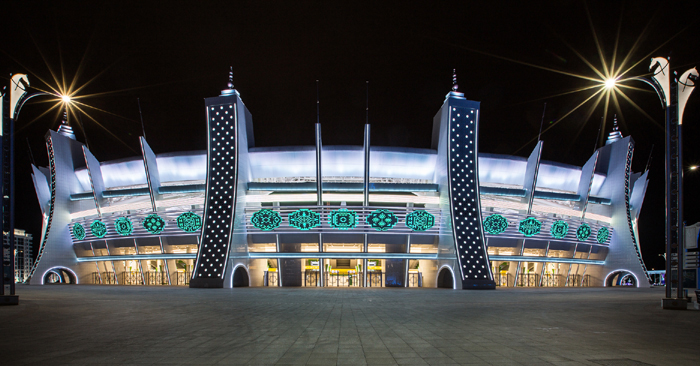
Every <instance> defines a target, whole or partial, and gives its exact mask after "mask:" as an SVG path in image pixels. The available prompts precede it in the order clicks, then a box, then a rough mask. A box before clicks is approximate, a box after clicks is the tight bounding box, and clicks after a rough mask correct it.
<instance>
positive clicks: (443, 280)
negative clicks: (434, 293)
mask: <svg viewBox="0 0 700 366" xmlns="http://www.w3.org/2000/svg"><path fill="white" fill-rule="evenodd" d="M437 287H438V288H454V278H453V277H452V271H450V270H449V269H448V268H446V267H443V268H442V269H440V272H439V273H438V277H437Z"/></svg>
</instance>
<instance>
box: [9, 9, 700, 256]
mask: <svg viewBox="0 0 700 366" xmlns="http://www.w3.org/2000/svg"><path fill="white" fill-rule="evenodd" d="M411 4H413V2H411ZM698 10H700V4H699V3H698V2H697V1H677V2H658V1H629V2H619V1H590V2H582V1H546V2H532V1H530V2H511V1H502V2H501V1H488V2H487V1H482V2H475V1H460V2H454V3H448V2H420V3H418V2H416V3H415V4H414V5H408V4H407V2H404V1H396V2H387V1H375V2H367V3H362V2H330V1H318V2H281V1H280V2H261V1H250V2H248V1H245V2H244V1H235V2H233V1H226V2H223V1H222V2H201V1H192V2H187V1H168V2H145V3H144V2H130V1H93V2H70V1H60V2H59V1H51V2H49V1H45V2H7V1H5V2H2V3H1V4H0V14H3V15H4V16H3V21H2V22H0V32H2V34H3V38H2V39H3V41H2V42H0V51H1V52H0V71H3V73H2V80H3V83H4V84H3V85H9V77H8V75H9V74H10V73H27V74H28V75H29V79H30V82H31V84H32V86H37V87H39V88H41V89H47V88H48V87H47V86H46V84H44V83H43V82H42V81H41V80H43V81H45V82H47V83H49V84H51V85H54V86H55V82H54V81H53V78H52V73H51V71H50V70H52V71H53V72H54V74H56V75H57V76H58V77H59V80H60V78H61V74H64V75H65V77H66V80H68V82H69V83H70V82H71V81H72V80H73V79H76V80H77V81H76V84H77V85H83V84H85V83H87V82H88V81H90V80H92V82H90V83H89V84H88V85H87V86H86V87H85V88H84V89H83V90H82V91H81V92H80V95H92V94H94V96H92V97H86V98H85V99H82V100H81V101H82V102H84V103H86V104H89V105H90V106H93V107H95V108H97V109H91V110H89V114H90V115H91V116H92V117H93V118H95V119H96V120H97V121H98V122H99V123H100V124H101V125H102V126H104V127H105V128H106V129H108V130H109V131H111V132H112V133H113V134H114V135H116V136H117V137H118V138H119V139H120V140H121V141H123V143H122V142H120V141H119V140H117V139H115V138H114V137H112V136H111V135H110V134H109V133H107V132H105V130H104V129H102V128H101V127H99V126H98V125H97V124H96V123H94V122H92V121H91V120H90V119H89V118H88V117H85V116H83V117H82V121H83V123H84V125H85V130H86V133H87V137H88V140H89V144H90V149H91V151H92V152H93V154H94V155H95V156H96V157H97V158H98V159H99V160H101V161H103V160H111V159H118V158H124V157H130V156H136V155H138V153H137V152H138V151H139V145H138V138H137V137H138V136H139V135H141V124H140V122H139V111H138V106H137V102H136V98H137V97H138V98H140V101H141V106H142V109H143V119H144V123H145V129H146V136H147V138H148V141H149V144H150V145H151V147H152V148H153V149H154V151H155V152H156V153H164V152H170V151H183V150H203V149H205V148H206V140H205V129H204V125H205V121H204V108H203V107H204V103H203V98H206V97H211V96H216V95H218V94H219V91H220V90H221V89H224V88H225V86H226V81H227V80H226V78H227V73H228V68H229V66H233V68H234V75H235V80H234V84H235V87H236V89H238V91H239V92H240V93H241V96H242V99H243V101H244V102H245V103H246V105H247V107H248V109H249V110H250V111H251V113H252V114H253V121H254V129H255V140H256V145H257V146H283V145H312V144H313V143H314V142H313V136H314V134H313V125H314V123H315V122H316V103H315V98H316V82H315V81H316V80H317V79H318V80H320V81H319V84H320V98H321V108H320V109H321V113H320V114H321V123H322V124H323V142H324V144H326V145H360V144H361V143H362V129H363V125H364V123H365V87H366V84H365V81H366V80H369V81H370V93H369V95H370V123H371V124H372V144H373V145H384V146H409V147H422V148H428V147H430V134H431V128H432V117H433V115H434V114H435V113H436V112H437V110H438V108H439V107H440V105H441V103H442V101H443V100H444V97H445V94H446V93H447V92H448V91H449V89H450V87H451V79H452V78H451V76H452V75H451V73H452V69H453V68H456V69H457V74H458V83H459V85H460V91H463V92H464V93H465V94H466V96H467V98H469V99H472V100H478V101H481V107H482V114H481V131H480V133H481V135H480V136H481V137H480V144H481V151H482V152H488V153H500V154H517V155H520V156H527V155H528V154H529V153H530V151H531V150H532V148H533V147H534V145H535V142H534V141H531V140H532V139H533V138H536V137H537V133H538V130H539V127H540V119H541V116H542V109H543V103H544V102H545V101H546V102H547V110H546V116H545V128H547V127H549V126H551V125H552V124H553V123H557V122H558V121H559V120H560V119H561V117H562V116H564V115H565V114H567V113H568V112H569V111H570V110H571V109H572V108H573V107H575V106H576V105H578V104H579V103H581V102H582V101H583V100H585V99H586V98H587V97H588V96H590V95H591V93H592V92H590V91H589V92H579V93H573V94H567V95H564V96H559V97H551V96H553V95H555V94H559V93H563V92H566V91H570V90H573V89H576V88H580V87H585V86H589V85H592V84H593V83H592V82H591V81H588V80H584V79H580V78H576V77H572V76H568V75H564V74H562V73H556V72H552V71H547V70H543V69H540V68H537V67H533V66H528V65H525V64H523V63H527V64H532V65H537V66H540V67H544V68H551V69H556V70H560V71H562V72H566V73H573V74H580V75H585V76H587V77H596V74H595V73H594V72H593V71H592V70H591V69H590V68H589V67H588V66H586V64H585V63H584V62H583V61H582V60H581V59H580V58H579V57H578V56H577V55H576V53H577V52H578V53H579V54H580V55H582V56H583V57H585V58H586V59H587V60H588V61H590V62H591V63H592V64H593V65H594V66H595V67H596V68H597V69H599V70H602V63H601V61H600V57H599V55H598V51H597V48H596V38H595V37H594V35H593V30H595V33H596V35H597V38H598V42H599V43H600V47H601V49H602V52H603V55H604V57H605V58H606V60H607V62H608V65H609V64H610V62H611V58H612V56H613V53H614V49H615V44H616V35H617V33H618V29H619V42H618V45H617V65H619V63H620V62H621V60H622V59H624V58H625V57H626V56H627V55H628V54H629V55H630V58H629V61H630V62H628V63H627V65H628V66H627V67H629V66H632V65H633V64H634V63H636V62H637V61H640V60H641V62H640V63H639V64H638V65H637V66H636V67H634V68H633V69H632V70H631V71H630V72H629V74H628V75H629V76H636V75H643V74H646V73H647V70H648V66H649V58H650V57H651V56H669V55H670V56H671V66H672V68H673V69H677V70H678V71H679V73H680V72H683V71H685V70H686V69H688V68H691V67H693V66H700V51H699V47H698V46H699V44H700V42H699V39H700V37H699V36H700V31H699V30H700V29H699V27H698V25H699V24H698V14H700V13H699V12H698ZM588 14H590V17H589V15H588ZM589 19H590V24H589ZM591 24H592V27H591ZM592 28H593V29H592ZM635 43H636V48H635V47H634V45H635ZM509 59H510V60H515V61H517V62H514V61H510V60H509ZM78 70H80V72H79V73H78ZM76 74H78V76H77V78H76V77H75V75H76ZM630 85H634V86H636V87H638V88H641V89H644V90H645V91H635V90H631V91H627V90H626V92H627V94H628V96H629V97H630V98H631V99H632V100H633V101H635V103H637V104H638V105H639V106H641V108H642V109H643V110H644V112H645V113H646V114H648V115H649V116H650V117H651V118H652V119H653V121H654V122H652V121H651V120H649V118H647V117H646V116H645V115H644V114H642V113H640V112H638V111H637V110H635V109H634V108H633V107H631V106H630V103H628V102H626V101H624V100H623V101H621V108H620V109H617V108H616V107H614V106H612V107H611V108H610V111H609V112H608V118H607V120H606V130H605V133H607V132H609V129H610V124H611V122H612V116H613V114H614V113H617V114H618V119H619V120H620V125H621V130H622V133H623V134H624V135H625V136H626V135H632V137H633V138H634V140H635V141H636V149H635V156H634V165H633V168H634V170H635V171H643V170H644V168H645V165H646V163H647V159H648V157H649V153H650V151H651V147H652V145H654V153H653V158H652V161H651V173H650V175H651V181H650V184H649V188H648V190H647V196H646V200H645V204H644V208H643V210H642V215H641V222H640V232H641V244H642V248H643V254H644V258H645V261H646V262H647V265H648V267H649V268H657V269H659V268H662V262H661V261H660V260H659V257H658V256H657V255H658V253H661V252H662V250H663V241H664V233H663V227H664V226H663V222H664V212H663V155H662V152H663V147H664V145H663V130H662V129H661V125H662V124H663V121H664V119H663V118H664V114H663V113H664V112H663V110H662V109H661V107H660V103H659V102H658V99H657V97H656V95H655V94H654V93H653V92H651V90H650V89H649V88H648V87H647V86H646V85H645V84H642V83H637V84H634V83H632V84H630ZM699 98H700V92H699V91H696V92H695V94H694V95H692V96H691V100H690V102H689V104H688V107H687V108H686V111H685V117H684V121H685V124H684V134H685V151H684V154H685V161H686V165H692V164H699V163H700V148H698V147H697V146H696V145H695V144H696V140H697V138H698V136H700V100H698V99H699ZM50 105H51V104H49V103H45V102H41V101H40V98H35V99H34V101H33V102H30V103H28V104H27V105H26V106H25V107H24V108H23V110H22V112H21V115H20V119H19V121H18V124H17V128H18V133H17V137H16V138H17V148H18V161H17V183H18V184H17V185H18V205H17V210H18V224H17V226H18V227H20V228H25V229H27V230H28V231H29V232H31V233H32V234H34V236H35V238H36V239H35V241H36V242H37V243H36V244H38V241H39V234H40V230H41V220H40V210H39V207H38V204H37V202H36V198H35V194H34V191H33V186H32V183H31V178H30V168H29V164H30V159H29V153H28V152H27V151H28V148H27V147H26V145H27V143H26V142H25V140H26V139H28V141H29V145H30V146H31V150H32V152H33V155H34V158H35V160H36V162H37V164H38V165H42V166H45V165H47V156H46V148H45V144H44V140H43V136H44V134H45V133H46V130H47V129H48V128H52V129H55V128H56V127H57V126H58V124H59V119H58V118H57V117H56V114H53V113H51V114H48V115H46V116H44V117H41V118H38V119H37V118H36V117H37V116H39V115H40V114H41V113H42V112H44V111H45V110H46V109H47V108H48V107H49V106H50ZM590 106H591V103H588V104H586V105H584V106H583V107H581V108H580V109H578V110H577V111H575V112H574V113H572V114H570V115H569V116H568V117H566V118H564V119H563V120H561V122H560V123H557V124H556V125H555V126H554V127H552V128H551V129H550V130H548V131H547V132H546V133H544V134H543V136H542V139H543V140H544V150H543V159H545V160H554V161H559V162H564V163H569V164H574V165H578V166H581V165H583V164H584V163H585V162H586V160H587V159H588V158H589V157H590V155H591V153H592V152H593V147H594V144H595V142H596V134H597V132H598V127H599V124H600V119H601V116H602V115H603V107H602V105H601V106H599V107H598V108H597V109H595V110H594V111H593V113H592V114H591V116H590V117H589V118H586V117H587V111H588V109H589V107H590ZM100 110H102V111H100ZM103 111H105V112H103ZM35 119H36V120H35ZM31 121H34V122H32V123H31V124H29V122H31ZM73 126H74V128H76V127H77V126H75V123H74V124H73ZM77 136H78V139H79V140H81V141H85V138H84V135H83V133H82V132H81V131H78V132H77ZM685 182H686V183H685V185H686V196H685V204H686V221H687V222H688V223H689V224H690V223H694V222H697V221H699V220H700V209H698V202H699V200H700V194H698V193H697V189H696V187H698V184H699V183H700V172H698V173H693V172H689V173H688V174H687V175H686V180H685Z"/></svg>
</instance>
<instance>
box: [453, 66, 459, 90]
mask: <svg viewBox="0 0 700 366" xmlns="http://www.w3.org/2000/svg"><path fill="white" fill-rule="evenodd" d="M457 88H459V85H457V69H452V91H454V92H456V91H457Z"/></svg>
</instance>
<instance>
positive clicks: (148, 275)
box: [144, 272, 168, 286]
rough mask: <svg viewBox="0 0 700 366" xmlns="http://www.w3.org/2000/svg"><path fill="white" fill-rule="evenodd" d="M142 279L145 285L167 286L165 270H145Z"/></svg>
mask: <svg viewBox="0 0 700 366" xmlns="http://www.w3.org/2000/svg"><path fill="white" fill-rule="evenodd" d="M144 280H145V281H146V285H147V286H161V285H165V286H167V285H168V274H167V273H165V272H145V273H144Z"/></svg>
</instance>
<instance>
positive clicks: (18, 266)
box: [3, 229, 34, 283]
mask: <svg viewBox="0 0 700 366" xmlns="http://www.w3.org/2000/svg"><path fill="white" fill-rule="evenodd" d="M7 240H8V235H7V233H3V241H4V242H5V243H7ZM33 262H34V256H33V255H32V234H29V233H27V232H26V231H24V230H22V229H15V282H18V283H21V282H24V281H26V280H27V278H28V277H29V272H30V271H31V270H32V264H33Z"/></svg>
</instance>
